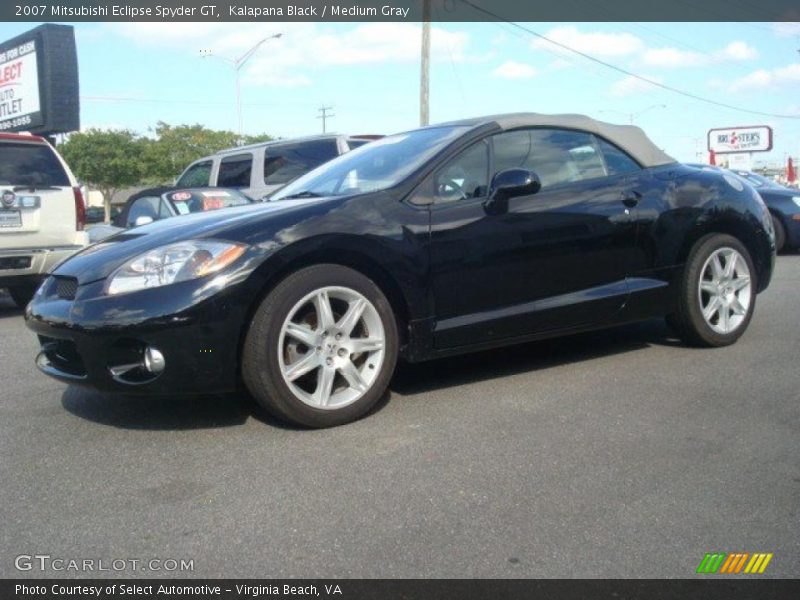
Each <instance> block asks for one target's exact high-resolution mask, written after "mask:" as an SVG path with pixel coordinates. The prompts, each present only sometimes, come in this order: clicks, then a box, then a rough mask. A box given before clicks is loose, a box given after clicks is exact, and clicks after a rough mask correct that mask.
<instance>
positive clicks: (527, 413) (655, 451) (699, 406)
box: [0, 254, 800, 578]
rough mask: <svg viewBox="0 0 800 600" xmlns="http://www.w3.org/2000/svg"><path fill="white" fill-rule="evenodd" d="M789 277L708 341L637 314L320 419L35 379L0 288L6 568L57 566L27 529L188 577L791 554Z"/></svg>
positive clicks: (798, 470) (459, 363)
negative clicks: (331, 422)
mask: <svg viewBox="0 0 800 600" xmlns="http://www.w3.org/2000/svg"><path fill="white" fill-rule="evenodd" d="M799 289H800V255H797V254H795V255H790V256H781V257H780V258H779V259H778V265H777V270H776V274H775V278H774V281H773V284H772V286H771V287H770V289H769V290H768V291H767V292H766V293H765V294H763V295H761V296H759V298H758V305H757V307H756V314H755V317H754V319H753V321H752V323H751V326H750V329H749V331H748V332H747V333H746V335H745V336H744V338H743V339H742V340H740V342H739V343H738V344H736V345H735V346H733V347H730V348H725V349H719V350H698V349H692V348H687V347H684V346H682V345H681V344H680V343H679V342H678V341H677V340H675V339H673V338H672V337H671V336H670V334H669V332H668V330H667V329H666V327H665V326H664V325H663V324H662V322H661V321H649V322H646V323H643V324H640V325H635V326H628V327H624V328H618V329H614V330H608V331H603V332H597V333H592V334H588V335H581V336H577V337H571V338H565V339H560V340H553V341H547V342H540V343H535V344H529V345H525V346H520V347H514V348H507V349H503V350H498V351H493V352H487V353H481V354H477V355H473V356H467V357H460V358H455V359H448V360H444V361H438V362H433V363H428V364H424V365H416V366H408V365H405V366H402V367H401V368H400V370H399V371H398V373H397V374H396V376H395V378H394V381H393V384H392V386H391V390H392V392H391V398H390V399H389V401H388V402H387V403H386V404H385V405H383V407H382V408H381V409H380V410H378V411H377V412H376V413H375V414H373V415H371V416H370V417H368V418H366V419H364V420H362V421H360V422H357V423H355V424H352V425H348V426H345V427H340V428H337V429H331V430H325V431H303V430H297V429H292V428H287V427H284V426H281V425H279V424H277V423H275V422H272V421H270V420H268V419H265V418H263V417H260V416H259V415H258V414H257V413H256V411H255V410H254V408H253V405H252V403H251V401H250V400H248V399H246V398H242V397H213V398H174V399H146V398H145V399H124V398H115V397H102V396H100V395H98V394H95V393H93V392H90V391H85V390H82V389H78V388H70V387H67V386H65V385H62V384H60V383H58V382H55V381H52V380H50V379H48V378H46V377H45V376H43V375H40V374H39V373H38V372H37V371H36V369H35V367H34V365H33V357H34V355H35V350H36V342H35V339H34V336H33V335H32V334H31V333H29V332H28V331H27V330H26V329H25V327H24V325H23V321H22V316H21V311H19V310H17V309H15V308H13V307H12V305H11V303H10V301H9V300H8V298H7V297H6V296H3V297H0V340H2V343H1V344H0V360H2V393H1V396H0V397H1V398H2V400H1V401H0V431H2V433H1V434H0V455H2V459H1V460H0V480H1V481H2V485H1V486H0V522H2V527H0V577H18V576H42V575H45V576H59V575H64V574H65V573H57V572H48V573H44V574H42V573H40V572H38V571H29V572H20V571H17V570H16V569H15V567H14V557H16V556H18V555H20V554H36V553H38V554H49V555H51V556H53V557H61V558H66V559H70V558H74V559H84V558H95V559H97V558H103V559H105V560H109V561H110V560H111V559H116V558H123V559H127V558H138V559H150V558H160V559H166V558H175V559H193V560H194V571H193V572H190V573H183V574H182V575H185V576H193V577H221V576H227V577H513V578H518V577H519V578H525V577H687V576H692V575H693V573H694V570H695V568H696V567H697V565H698V564H699V562H700V560H701V559H702V558H703V556H704V554H705V553H706V552H710V551H724V552H734V551H744V552H773V553H774V558H773V560H772V562H771V564H770V565H769V567H768V569H767V572H766V574H765V575H764V576H773V577H778V576H782V577H797V576H799V575H800V518H799V517H798V507H800V402H799V400H800V375H798V369H800V365H799V364H798V356H800V310H798V304H799V302H798V301H799V300H800V291H799ZM68 574H69V575H75V573H74V572H73V573H68ZM125 574H127V575H131V574H132V573H131V572H127V571H126V572H125ZM137 574H138V575H143V576H148V577H149V576H154V575H159V573H153V572H146V573H137ZM86 575H87V576H98V575H102V574H98V573H87V574H86ZM173 575H175V574H173Z"/></svg>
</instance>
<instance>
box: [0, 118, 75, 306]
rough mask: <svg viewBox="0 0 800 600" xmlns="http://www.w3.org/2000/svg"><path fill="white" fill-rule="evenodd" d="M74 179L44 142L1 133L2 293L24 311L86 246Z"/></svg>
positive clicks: (0, 221)
mask: <svg viewBox="0 0 800 600" xmlns="http://www.w3.org/2000/svg"><path fill="white" fill-rule="evenodd" d="M85 222H86V207H85V205H84V201H83V196H82V195H81V191H80V188H79V187H78V184H77V182H76V181H75V177H74V176H73V175H72V172H71V171H70V170H69V167H68V166H67V164H66V163H65V162H64V160H63V159H62V158H61V157H60V156H59V155H58V153H57V152H56V151H55V149H54V148H53V147H52V146H51V145H50V144H49V143H48V142H47V140H45V139H44V138H41V137H37V136H33V135H18V134H12V133H0V288H3V287H5V288H8V291H9V293H10V294H11V297H12V298H13V299H14V301H15V302H16V303H17V305H19V306H20V307H23V306H25V305H26V304H27V303H28V301H29V300H30V299H31V297H32V296H33V294H34V292H35V291H36V288H37V286H38V285H39V283H40V282H41V281H42V279H43V278H44V276H45V275H46V274H47V273H48V271H50V270H51V269H52V268H53V267H55V266H56V265H57V264H58V263H59V262H61V261H62V260H64V259H65V258H67V257H68V256H70V255H71V254H73V253H74V252H76V251H78V250H80V249H81V248H83V247H84V246H86V244H87V243H88V237H87V235H86V232H85V231H84V230H83V228H84V225H85Z"/></svg>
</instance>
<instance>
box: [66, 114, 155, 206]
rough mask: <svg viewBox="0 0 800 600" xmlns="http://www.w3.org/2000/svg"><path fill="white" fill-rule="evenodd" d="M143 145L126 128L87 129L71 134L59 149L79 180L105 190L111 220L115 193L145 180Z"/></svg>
mask: <svg viewBox="0 0 800 600" xmlns="http://www.w3.org/2000/svg"><path fill="white" fill-rule="evenodd" d="M144 148H145V144H144V141H143V139H142V138H140V137H139V136H137V135H136V134H135V133H134V132H132V131H129V130H127V129H117V130H114V129H109V130H105V129H88V130H86V131H82V132H79V133H73V134H70V135H69V137H68V138H67V140H66V141H65V142H63V143H62V144H60V145H59V147H58V150H59V152H60V153H61V155H62V156H63V157H64V160H66V161H67V164H69V166H70V168H71V169H72V171H73V172H74V173H75V176H76V177H77V178H78V179H79V180H81V181H82V182H84V183H86V184H88V185H90V186H91V187H94V188H96V189H98V190H100V191H101V192H102V193H103V198H104V203H105V213H106V214H105V218H106V221H108V220H109V217H110V213H111V201H112V199H113V198H114V194H116V193H117V192H118V191H119V190H120V189H121V188H124V187H128V186H132V185H136V184H137V183H139V182H140V181H141V180H142V176H143V172H144V162H143V154H144Z"/></svg>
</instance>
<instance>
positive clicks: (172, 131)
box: [144, 121, 272, 184]
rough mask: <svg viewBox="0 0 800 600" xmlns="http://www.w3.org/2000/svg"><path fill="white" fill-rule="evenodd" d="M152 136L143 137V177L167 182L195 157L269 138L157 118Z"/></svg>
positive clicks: (161, 182) (160, 182)
mask: <svg viewBox="0 0 800 600" xmlns="http://www.w3.org/2000/svg"><path fill="white" fill-rule="evenodd" d="M153 133H154V134H155V137H154V138H153V139H145V140H144V142H145V144H144V148H145V151H144V163H145V177H146V179H147V181H148V182H149V183H152V184H170V183H172V181H173V180H174V179H175V178H176V177H177V176H178V175H180V174H181V172H182V171H183V170H184V169H185V168H186V167H188V166H189V164H190V163H192V162H194V161H196V160H197V159H198V158H202V157H204V156H208V155H209V154H214V153H215V152H218V151H219V150H223V149H225V148H231V147H233V146H237V145H242V144H254V143H256V142H261V141H267V140H270V139H272V138H271V137H270V136H269V135H266V134H262V135H249V136H243V137H241V138H240V137H239V135H237V134H235V133H233V132H232V131H218V130H214V129H208V128H206V127H203V126H202V125H200V124H195V125H170V124H168V123H164V122H163V121H159V122H158V124H157V125H156V127H155V129H154V130H153Z"/></svg>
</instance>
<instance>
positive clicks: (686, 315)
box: [667, 234, 756, 346]
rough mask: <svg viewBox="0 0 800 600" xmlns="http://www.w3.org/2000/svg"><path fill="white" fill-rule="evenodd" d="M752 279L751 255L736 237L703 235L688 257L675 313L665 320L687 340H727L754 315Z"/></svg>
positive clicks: (710, 343)
mask: <svg viewBox="0 0 800 600" xmlns="http://www.w3.org/2000/svg"><path fill="white" fill-rule="evenodd" d="M755 283H756V282H755V269H754V268H753V262H752V259H751V258H750V253H749V252H748V251H747V248H745V247H744V245H743V244H742V243H741V242H740V241H739V240H737V239H736V238H734V237H732V236H729V235H721V234H712V235H709V236H706V237H705V238H703V239H701V240H700V241H699V242H698V243H697V244H696V245H695V247H694V248H693V250H692V252H691V253H690V255H689V259H688V261H687V263H686V267H685V270H684V272H683V276H682V278H681V283H680V289H679V291H678V294H679V297H678V302H677V311H676V312H675V313H674V314H672V315H670V316H669V317H668V318H667V321H668V323H669V324H670V326H672V327H673V329H675V330H676V332H677V333H678V334H679V335H680V336H681V337H682V338H683V339H684V340H685V341H686V342H689V343H691V344H695V345H699V346H727V345H728V344H732V343H734V342H735V341H736V340H738V339H739V337H741V335H742V334H743V333H744V332H745V330H746V329H747V326H748V325H749V323H750V319H751V318H752V316H753V310H754V309H755V304H756V285H755Z"/></svg>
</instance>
